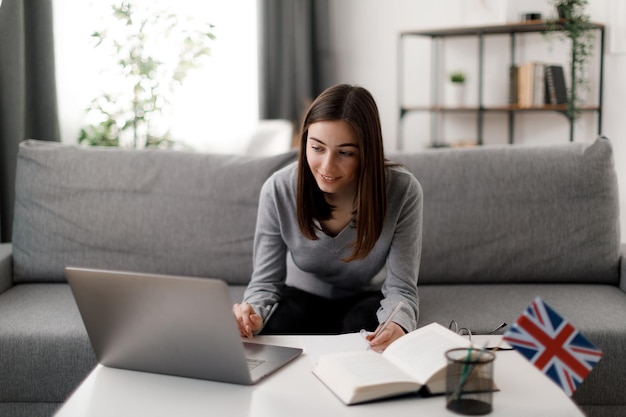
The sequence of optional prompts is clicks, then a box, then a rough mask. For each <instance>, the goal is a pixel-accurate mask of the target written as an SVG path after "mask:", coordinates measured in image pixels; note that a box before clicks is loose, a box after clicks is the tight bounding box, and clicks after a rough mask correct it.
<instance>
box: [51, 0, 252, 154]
mask: <svg viewBox="0 0 626 417" xmlns="http://www.w3.org/2000/svg"><path fill="white" fill-rule="evenodd" d="M132 1H133V3H134V4H136V5H139V6H140V5H141V4H148V3H152V2H154V0H132ZM162 2H163V4H166V5H170V4H171V5H172V10H174V11H177V12H179V13H181V14H182V15H185V14H189V15H192V16H196V17H199V18H205V19H206V21H208V22H209V23H211V24H213V25H214V26H215V27H214V34H215V36H216V38H217V39H216V40H215V41H214V42H213V45H212V47H211V57H210V58H209V60H208V61H207V62H208V63H207V64H206V65H205V66H203V67H202V68H200V69H198V70H194V71H192V72H191V73H190V74H189V75H188V77H187V78H186V80H185V82H184V84H183V85H182V87H181V88H180V89H179V90H178V92H177V95H176V97H175V99H174V101H173V104H174V114H173V119H172V133H173V136H174V139H177V140H180V141H182V142H184V143H185V144H187V145H189V146H191V147H193V148H194V149H197V150H199V151H206V152H235V151H237V150H238V149H239V147H240V146H242V143H243V140H244V138H245V137H246V136H248V135H249V134H250V133H251V132H252V130H253V129H254V127H255V126H256V124H257V122H258V75H257V74H258V64H257V62H258V53H257V45H258V40H257V5H256V1H223V0H203V1H197V0H163V1H162ZM110 4H112V2H110V1H103V0H96V1H92V2H86V1H84V0H54V2H53V5H54V14H55V22H54V25H55V52H56V76H57V94H58V102H59V118H60V124H61V135H62V140H63V141H64V142H68V143H75V142H76V141H77V138H78V134H79V131H80V129H81V128H82V127H83V126H84V125H85V109H86V108H87V106H88V105H89V103H90V102H91V100H92V99H93V98H94V97H96V96H97V95H98V94H99V93H100V86H101V85H102V80H101V78H100V77H101V75H100V69H101V67H102V63H103V62H104V61H103V60H105V59H107V58H108V57H106V56H102V53H100V52H99V51H98V49H97V48H94V42H93V39H92V38H91V34H92V33H93V32H94V31H95V30H96V29H98V28H99V26H98V25H99V24H101V23H100V22H101V20H100V19H99V16H100V15H101V14H103V13H109V10H110Z"/></svg>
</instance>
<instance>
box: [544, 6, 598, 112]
mask: <svg viewBox="0 0 626 417" xmlns="http://www.w3.org/2000/svg"><path fill="white" fill-rule="evenodd" d="M548 1H549V3H550V4H551V5H552V6H554V7H555V9H556V11H557V16H558V18H557V19H551V20H548V21H547V24H546V32H545V35H546V36H548V37H552V36H554V35H556V36H557V37H560V38H561V39H562V40H565V39H569V40H570V42H571V48H572V50H571V56H570V63H569V64H570V80H571V84H570V90H569V94H568V99H567V112H566V114H567V117H568V118H570V119H577V118H578V117H580V108H581V105H582V104H583V103H582V99H581V92H582V91H584V90H587V89H588V88H589V79H588V65H589V61H590V59H591V57H592V56H593V44H594V40H595V36H594V33H593V30H592V23H591V18H590V17H589V15H588V14H587V12H586V10H585V9H586V7H587V4H588V3H589V2H588V0H548Z"/></svg>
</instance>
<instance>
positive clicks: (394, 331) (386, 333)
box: [366, 322, 405, 352]
mask: <svg viewBox="0 0 626 417" xmlns="http://www.w3.org/2000/svg"><path fill="white" fill-rule="evenodd" d="M380 326H382V325H379V326H378V328H380ZM378 328H377V329H376V330H375V331H374V332H373V333H371V334H369V335H367V337H366V339H367V341H369V343H370V348H371V349H372V350H373V351H375V352H382V351H383V350H385V349H387V346H389V345H390V344H392V343H393V342H394V341H395V340H397V339H399V338H400V337H402V336H404V335H405V333H404V329H403V328H402V327H400V325H399V324H396V323H394V322H391V323H389V326H387V328H386V329H385V330H383V331H382V332H381V333H380V334H379V335H378V336H376V337H374V335H375V334H376V332H377V331H378Z"/></svg>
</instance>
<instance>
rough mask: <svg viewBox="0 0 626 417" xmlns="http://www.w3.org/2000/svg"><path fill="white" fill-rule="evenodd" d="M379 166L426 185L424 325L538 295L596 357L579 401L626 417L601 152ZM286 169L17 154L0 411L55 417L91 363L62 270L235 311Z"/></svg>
mask: <svg viewBox="0 0 626 417" xmlns="http://www.w3.org/2000/svg"><path fill="white" fill-rule="evenodd" d="M389 158H390V159H393V160H395V161H397V162H401V163H403V164H404V165H406V166H407V167H408V168H409V169H410V170H411V171H412V172H413V173H414V174H415V175H416V177H417V178H418V180H419V181H420V182H421V184H422V187H423V189H424V231H423V232H424V233H423V253H422V264H421V268H420V278H419V291H420V319H419V324H420V325H424V324H427V323H430V322H439V323H441V324H443V325H445V326H447V325H448V323H449V322H450V321H451V320H456V321H457V322H458V323H459V324H460V325H461V326H464V327H468V328H470V329H472V330H473V331H474V332H476V333H481V332H486V331H488V330H489V329H491V328H493V327H495V326H496V325H497V324H499V323H500V322H502V321H505V322H507V323H512V322H513V321H514V320H515V319H516V317H518V315H519V314H520V313H521V312H522V310H523V309H524V308H525V307H526V306H527V305H528V304H529V303H530V301H531V300H532V299H533V298H534V297H535V296H541V297H542V298H543V299H544V300H545V301H546V302H547V303H548V304H550V305H551V306H553V307H554V308H555V309H556V310H557V311H559V312H560V313H562V314H563V315H564V316H565V317H566V318H567V319H569V321H570V322H572V323H573V324H574V325H575V326H577V327H578V328H580V329H581V330H582V332H583V333H584V334H585V335H586V336H587V337H588V338H589V339H590V340H591V341H592V342H594V343H595V344H597V345H598V346H599V347H600V348H601V349H602V350H603V351H604V358H603V359H602V361H601V362H600V363H599V364H598V365H597V367H596V368H595V369H594V370H593V372H592V373H591V374H590V376H589V377H588V378H587V380H585V381H584V383H583V384H582V385H581V386H580V387H579V389H578V391H577V392H576V393H575V395H574V400H575V401H576V402H577V403H578V404H579V405H580V406H581V408H582V409H583V410H584V411H585V412H586V413H587V414H588V415H590V416H623V415H626V395H625V394H626V390H625V388H624V381H625V378H624V374H625V373H626V356H625V355H624V352H625V346H626V293H625V291H626V263H625V262H623V257H624V249H623V248H621V250H620V236H619V215H618V213H619V208H618V205H619V203H618V195H617V180H616V176H615V170H614V166H613V156H612V148H611V144H610V142H609V141H608V140H606V139H598V140H596V141H595V142H589V143H567V144H563V145H552V146H528V145H517V146H485V147H480V148H471V149H447V150H428V151H423V152H419V153H415V154H390V155H389ZM293 160H295V153H294V152H291V153H287V154H283V155H278V156H271V157H263V158H255V157H249V156H225V155H208V154H194V153H185V152H175V151H162V150H159V151H133V150H122V149H95V148H82V147H76V146H70V145H62V144H58V143H49V142H38V141H25V142H24V143H22V144H21V146H20V150H19V155H18V162H17V179H16V201H15V218H14V229H13V241H12V243H11V244H3V245H0V415H2V416H29V417H36V416H48V415H51V414H52V413H53V412H54V410H55V409H56V408H57V407H58V406H59V405H60V403H62V402H63V401H64V400H65V399H66V398H67V396H68V395H69V394H70V393H71V392H72V390H73V389H74V388H75V387H76V386H77V385H78V384H79V383H80V381H81V380H82V379H83V378H84V377H85V376H86V375H87V374H88V372H89V371H90V369H91V368H92V367H93V366H94V365H95V363H96V360H95V357H94V355H93V352H92V350H91V348H90V345H89V341H88V339H87V336H86V333H85V330H84V327H83V324H82V321H81V319H80V316H79V314H78V311H77V309H76V306H75V304H74V301H73V297H72V295H71V292H70V289H69V287H68V285H67V284H66V282H65V278H64V275H63V268H64V266H65V265H68V264H72V265H78V266H89V267H101V268H115V269H126V270H135V271H152V272H158V273H170V274H182V275H193V276H206V277H218V278H222V279H224V280H226V281H227V282H228V283H229V284H231V287H230V288H231V289H232V296H233V299H238V298H239V297H241V294H242V292H243V288H245V284H246V282H247V280H248V278H249V276H250V273H251V256H252V255H251V253H252V238H253V233H254V225H255V216H256V206H257V194H258V192H259V189H260V187H261V184H262V183H263V181H264V180H265V178H267V177H268V176H269V175H270V174H271V173H272V172H274V171H275V170H277V169H279V168H281V167H283V166H285V165H286V164H288V163H290V162H291V161H293ZM529 400H532V399H529Z"/></svg>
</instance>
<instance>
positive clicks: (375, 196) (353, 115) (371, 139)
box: [296, 84, 387, 262]
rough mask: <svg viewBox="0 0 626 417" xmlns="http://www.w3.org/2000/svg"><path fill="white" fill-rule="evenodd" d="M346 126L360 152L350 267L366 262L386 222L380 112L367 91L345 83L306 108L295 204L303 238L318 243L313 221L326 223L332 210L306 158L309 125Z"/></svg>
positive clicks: (301, 134)
mask: <svg viewBox="0 0 626 417" xmlns="http://www.w3.org/2000/svg"><path fill="white" fill-rule="evenodd" d="M337 120H343V121H345V122H347V123H348V124H349V125H350V126H351V127H352V129H353V130H354V132H355V134H356V136H357V140H358V147H359V157H360V164H359V175H358V187H357V195H356V207H355V227H356V238H355V240H354V241H353V242H352V244H351V246H352V247H353V248H354V251H353V252H352V254H351V255H350V256H349V257H347V258H345V259H343V261H345V262H350V261H353V260H357V259H363V258H365V257H366V256H367V255H368V254H369V253H370V251H371V250H372V248H373V247H374V245H375V244H376V241H377V240H378V238H379V236H380V233H381V231H382V228H383V222H384V220H385V212H386V208H387V198H386V193H385V156H384V150H383V138H382V129H381V126H380V117H379V114H378V107H377V106H376V102H375V101H374V98H373V97H372V95H371V94H370V93H369V91H367V90H366V89H364V88H362V87H357V86H351V85H347V84H340V85H335V86H333V87H330V88H328V89H327V90H325V91H324V92H322V93H321V94H320V95H319V96H318V97H317V98H316V99H315V100H314V101H313V103H312V104H311V106H310V107H309V109H308V111H307V113H306V115H305V117H304V120H303V122H302V128H301V129H300V154H299V157H298V184H297V194H296V199H297V201H296V204H297V211H298V213H297V214H298V224H299V226H300V230H301V231H302V234H304V236H306V237H307V238H308V239H311V240H317V239H318V237H317V235H316V230H318V228H317V227H316V226H315V223H314V220H315V219H317V220H328V219H330V218H331V216H332V210H333V207H332V206H331V205H330V204H328V203H327V202H326V200H325V199H324V196H323V193H322V191H321V190H320V189H319V187H318V186H317V183H316V182H315V178H314V177H313V174H312V173H311V170H310V168H309V164H308V161H307V157H306V146H307V136H308V131H309V126H311V125H312V124H313V123H316V122H320V121H337Z"/></svg>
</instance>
